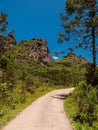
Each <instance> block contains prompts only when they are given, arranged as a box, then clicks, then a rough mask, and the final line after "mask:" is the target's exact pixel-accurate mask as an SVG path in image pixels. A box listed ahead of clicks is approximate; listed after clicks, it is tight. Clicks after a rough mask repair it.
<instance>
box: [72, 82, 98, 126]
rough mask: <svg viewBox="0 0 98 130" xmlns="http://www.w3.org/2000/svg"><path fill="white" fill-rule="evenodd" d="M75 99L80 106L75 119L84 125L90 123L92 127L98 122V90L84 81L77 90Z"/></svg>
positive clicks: (74, 95)
mask: <svg viewBox="0 0 98 130" xmlns="http://www.w3.org/2000/svg"><path fill="white" fill-rule="evenodd" d="M73 97H74V100H75V102H76V103H77V106H78V112H77V114H76V116H75V117H74V119H75V120H79V121H80V122H83V123H85V122H86V123H89V125H90V126H92V124H93V121H94V120H97V116H96V115H97V114H96V113H98V110H96V106H97V103H98V90H97V89H96V88H95V87H92V86H91V85H87V84H86V82H85V81H82V82H80V83H79V85H78V87H77V88H76V90H75V92H74V94H73ZM95 111H96V113H95Z"/></svg>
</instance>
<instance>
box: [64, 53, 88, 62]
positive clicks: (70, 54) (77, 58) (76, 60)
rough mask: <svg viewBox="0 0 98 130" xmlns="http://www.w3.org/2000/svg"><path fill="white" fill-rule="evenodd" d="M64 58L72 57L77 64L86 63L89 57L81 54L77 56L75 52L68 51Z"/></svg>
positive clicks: (72, 60)
mask: <svg viewBox="0 0 98 130" xmlns="http://www.w3.org/2000/svg"><path fill="white" fill-rule="evenodd" d="M64 59H65V60H68V59H70V60H71V62H72V64H73V63H75V64H86V63H87V62H88V60H87V59H85V58H83V57H81V56H77V55H75V54H74V53H72V52H71V53H68V54H67V55H66V56H64Z"/></svg>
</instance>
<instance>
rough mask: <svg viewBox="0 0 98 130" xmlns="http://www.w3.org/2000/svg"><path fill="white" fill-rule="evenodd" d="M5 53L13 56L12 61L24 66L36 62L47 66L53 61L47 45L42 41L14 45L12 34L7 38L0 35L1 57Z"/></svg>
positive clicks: (36, 40) (33, 40) (22, 42)
mask: <svg viewBox="0 0 98 130" xmlns="http://www.w3.org/2000/svg"><path fill="white" fill-rule="evenodd" d="M9 51H10V53H9ZM5 52H8V53H9V54H11V55H14V56H13V57H14V60H16V61H19V62H23V63H25V64H26V63H27V64H28V63H32V64H33V63H36V62H39V63H41V64H48V63H49V62H52V61H53V59H52V57H51V56H50V52H49V49H48V43H47V41H46V40H44V39H37V38H33V39H32V40H22V41H21V42H20V43H16V40H15V38H14V36H13V35H12V34H9V35H8V36H7V37H5V36H3V35H0V54H1V55H2V54H4V53H5Z"/></svg>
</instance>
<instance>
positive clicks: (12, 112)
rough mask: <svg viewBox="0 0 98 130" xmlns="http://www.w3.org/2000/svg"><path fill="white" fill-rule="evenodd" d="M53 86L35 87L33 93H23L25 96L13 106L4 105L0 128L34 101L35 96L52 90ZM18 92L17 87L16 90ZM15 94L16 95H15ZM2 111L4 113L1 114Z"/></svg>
mask: <svg viewBox="0 0 98 130" xmlns="http://www.w3.org/2000/svg"><path fill="white" fill-rule="evenodd" d="M54 89H55V87H44V88H43V87H39V88H38V89H36V91H35V92H34V93H33V94H30V93H29V92H26V93H25V98H24V97H22V98H21V99H20V100H21V101H18V102H17V103H16V105H15V108H14V106H10V107H9V106H4V107H3V108H2V111H1V116H0V130H1V129H2V127H4V126H5V125H6V124H7V123H8V122H9V121H10V120H12V119H13V118H15V117H16V115H18V114H19V113H20V112H21V111H22V110H23V109H24V108H26V107H27V106H28V105H30V104H31V103H32V102H33V101H35V100H36V99H37V98H39V97H41V96H42V95H44V94H46V93H48V92H50V91H52V90H54ZM16 91H17V93H16V94H19V93H18V91H19V90H18V89H17V90H16ZM14 94H15V92H14ZM15 96H16V95H15ZM17 96H18V95H17ZM18 98H19V97H18ZM3 112H4V114H3Z"/></svg>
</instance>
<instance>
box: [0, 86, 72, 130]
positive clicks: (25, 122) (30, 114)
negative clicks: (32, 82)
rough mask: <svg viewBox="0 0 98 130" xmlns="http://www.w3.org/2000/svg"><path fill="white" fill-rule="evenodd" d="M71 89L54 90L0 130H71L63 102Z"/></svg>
mask: <svg viewBox="0 0 98 130" xmlns="http://www.w3.org/2000/svg"><path fill="white" fill-rule="evenodd" d="M73 89H74V88H70V89H62V90H54V91H52V92H50V93H48V94H46V95H45V96H43V97H41V98H39V99H38V100H36V101H35V102H33V103H32V104H31V105H30V106H28V107H27V108H26V109H24V110H23V111H22V112H21V113H20V114H19V115H18V116H17V117H16V118H15V119H13V120H12V121H11V122H10V123H9V124H8V125H7V126H6V127H4V128H3V129H2V130H72V127H71V124H70V122H69V120H68V118H67V116H66V113H65V112H64V106H63V100H64V99H65V98H66V95H68V94H69V93H70V92H72V91H73Z"/></svg>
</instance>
